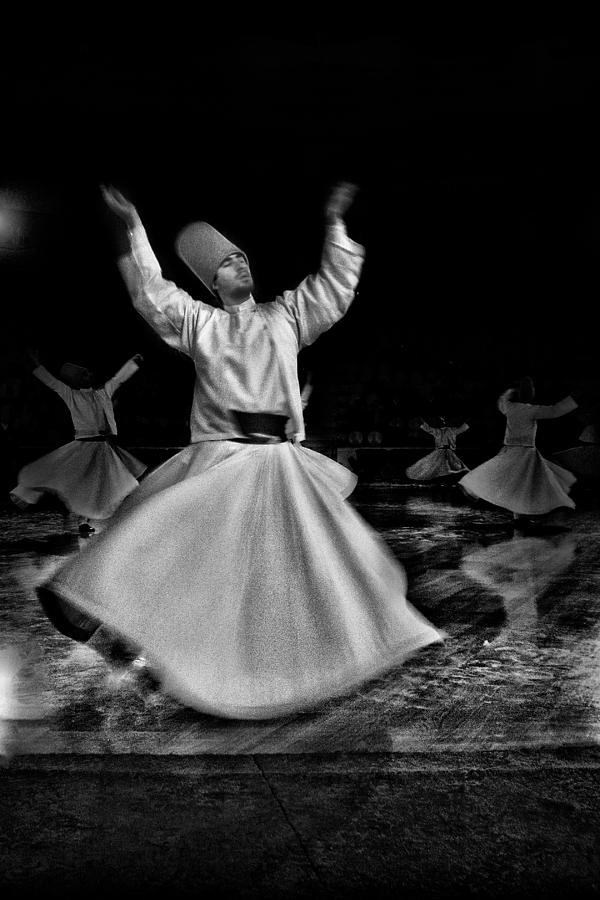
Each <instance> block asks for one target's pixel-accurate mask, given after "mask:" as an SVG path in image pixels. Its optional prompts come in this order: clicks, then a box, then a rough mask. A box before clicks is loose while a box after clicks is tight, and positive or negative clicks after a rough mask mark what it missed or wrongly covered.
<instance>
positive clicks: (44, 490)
mask: <svg viewBox="0 0 600 900" xmlns="http://www.w3.org/2000/svg"><path fill="white" fill-rule="evenodd" d="M131 477H132V478H134V477H135V476H134V475H132V476H131ZM136 481H137V479H136ZM27 487H28V488H29V490H32V491H38V492H39V494H40V497H38V499H37V500H35V501H34V502H33V503H28V502H27V501H26V500H23V501H21V500H20V498H19V502H23V503H24V504H25V506H21V507H20V508H21V509H29V508H30V507H32V506H35V505H36V504H37V503H39V501H40V499H41V496H42V495H43V494H51V495H52V496H53V497H56V498H57V499H58V500H60V502H61V503H62V504H63V505H64V506H65V507H66V508H67V509H68V511H69V512H70V513H73V515H75V516H83V518H84V519H98V520H103V519H110V518H111V516H113V515H114V514H115V513H116V511H117V510H118V508H119V507H120V505H121V504H122V503H123V501H124V500H125V499H126V498H127V497H128V496H129V494H131V493H132V492H133V491H134V490H135V489H136V487H137V485H135V486H134V487H132V488H131V490H130V491H128V492H127V493H126V494H123V496H122V497H120V498H119V500H117V501H116V502H115V503H114V504H111V505H110V507H108V508H107V509H104V510H102V511H98V510H94V511H93V512H90V510H89V509H83V508H79V509H75V507H74V506H73V505H72V504H71V501H70V500H69V499H68V497H66V496H65V495H64V494H63V493H62V491H58V490H56V488H52V487H45V486H41V485H40V486H38V485H35V486H33V485H27ZM10 497H11V500H13V503H15V504H16V505H17V506H19V502H17V501H16V500H14V499H13V496H12V494H11V495H10Z"/></svg>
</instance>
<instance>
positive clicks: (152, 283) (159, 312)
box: [118, 221, 214, 355]
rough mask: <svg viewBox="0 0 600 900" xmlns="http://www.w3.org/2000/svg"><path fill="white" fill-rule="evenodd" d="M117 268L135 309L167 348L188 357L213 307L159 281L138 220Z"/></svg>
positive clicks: (160, 274) (143, 231)
mask: <svg viewBox="0 0 600 900" xmlns="http://www.w3.org/2000/svg"><path fill="white" fill-rule="evenodd" d="M118 265H119V269H120V271H121V275H122V276H123V280H124V281H125V284H126V286H127V290H128V291H129V294H130V296H131V300H132V302H133V305H134V307H135V309H136V310H137V311H138V312H139V313H140V315H141V316H142V317H143V318H144V319H145V320H146V321H147V322H148V324H149V325H151V326H152V328H153V329H154V330H155V331H156V332H157V334H159V335H160V337H161V338H162V339H163V340H164V341H165V342H166V343H167V344H169V346H171V347H174V348H175V349H176V350H181V351H183V352H184V353H187V354H188V355H189V354H190V353H191V348H192V346H193V343H194V335H195V334H196V332H197V330H198V328H201V327H202V326H203V324H205V323H206V322H207V321H208V319H209V318H210V316H211V315H212V313H213V312H214V308H213V307H211V306H209V305H208V304H206V303H202V302H201V301H197V300H194V299H193V298H192V297H191V296H190V295H189V294H188V293H186V292H185V291H183V290H181V289H180V288H178V287H177V286H176V285H175V284H173V282H172V281H168V280H167V279H166V278H163V275H162V271H161V268H160V264H159V262H158V260H157V258H156V256H155V254H154V251H153V250H152V247H151V246H150V242H149V241H148V237H147V235H146V230H145V228H144V226H143V225H142V223H141V221H138V223H137V224H136V225H135V227H134V228H133V229H132V231H131V232H130V252H129V253H128V254H126V255H125V256H122V257H120V259H119V263H118Z"/></svg>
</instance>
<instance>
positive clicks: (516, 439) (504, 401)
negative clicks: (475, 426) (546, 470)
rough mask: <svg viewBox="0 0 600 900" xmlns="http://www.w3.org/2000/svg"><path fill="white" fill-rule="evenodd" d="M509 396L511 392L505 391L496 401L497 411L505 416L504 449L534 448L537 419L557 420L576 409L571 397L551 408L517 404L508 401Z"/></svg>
mask: <svg viewBox="0 0 600 900" xmlns="http://www.w3.org/2000/svg"><path fill="white" fill-rule="evenodd" d="M511 394H512V390H510V391H506V392H505V393H504V394H502V396H501V397H500V398H499V400H498V409H499V410H500V412H502V413H504V415H505V416H506V431H505V434H504V444H505V446H506V447H535V436H536V433H537V421H538V419H558V418H560V416H564V415H566V414H567V413H569V412H572V411H573V410H574V409H577V403H576V402H575V400H573V398H572V397H565V398H564V400H560V401H559V402H558V403H555V404H554V405H553V406H540V405H537V404H533V403H517V402H515V401H513V400H510V399H509V397H510V395H511Z"/></svg>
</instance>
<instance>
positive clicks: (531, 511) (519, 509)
mask: <svg viewBox="0 0 600 900" xmlns="http://www.w3.org/2000/svg"><path fill="white" fill-rule="evenodd" d="M458 484H459V487H461V488H462V490H463V491H464V492H465V494H468V495H469V497H472V498H473V499H474V500H484V501H485V502H486V503H491V504H492V506H497V507H498V509H504V510H508V512H512V513H518V514H519V515H522V516H545V515H546V513H549V512H553V511H554V510H555V509H563V508H567V509H575V501H574V500H572V499H571V498H570V497H566V498H565V500H564V501H562V502H560V503H554V504H553V505H552V506H546V507H544V509H539V508H533V507H531V506H528V507H524V506H516V505H514V506H507V505H506V504H502V503H499V502H498V500H497V499H496V500H492V499H491V498H490V497H489V496H487V497H486V496H485V495H484V494H476V493H475V492H474V491H473V490H471V489H470V488H468V487H467V486H466V485H465V484H463V483H462V481H459V483H458Z"/></svg>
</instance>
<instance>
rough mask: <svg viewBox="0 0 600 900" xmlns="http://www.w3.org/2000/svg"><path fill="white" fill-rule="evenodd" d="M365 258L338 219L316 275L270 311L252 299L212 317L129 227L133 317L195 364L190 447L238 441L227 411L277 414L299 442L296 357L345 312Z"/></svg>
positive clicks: (124, 262)
mask: <svg viewBox="0 0 600 900" xmlns="http://www.w3.org/2000/svg"><path fill="white" fill-rule="evenodd" d="M363 259H364V250H363V248H362V247H361V246H360V245H359V244H356V243H355V242H354V241H352V240H351V239H350V238H349V237H348V236H347V234H346V230H345V227H344V224H343V222H342V221H341V220H338V221H336V222H335V223H334V224H332V225H330V226H329V227H328V229H327V236H326V240H325V246H324V249H323V255H322V260H321V265H320V268H319V271H318V272H317V274H316V275H310V276H308V278H306V279H305V280H304V281H303V282H302V283H301V284H300V285H299V287H297V288H296V289H295V290H293V291H285V292H284V293H283V294H282V295H281V296H279V297H277V298H276V299H275V300H274V301H271V302H269V303H260V304H257V303H256V302H255V300H254V298H252V297H250V298H249V299H248V300H246V301H245V302H243V303H241V304H240V305H239V306H237V307H234V308H229V309H227V310H224V309H217V308H215V307H213V306H211V305H209V304H207V303H203V302H202V301H199V300H194V299H193V298H192V297H191V296H190V295H189V294H187V293H186V292H185V291H183V290H181V289H180V288H178V287H177V286H176V285H175V284H173V283H172V282H171V281H167V280H166V279H165V278H163V276H162V273H161V269H160V265H159V263H158V260H157V259H156V256H155V255H154V252H153V250H152V248H151V246H150V243H149V241H148V238H147V236H146V232H145V229H144V228H143V226H142V225H141V224H138V225H136V227H135V228H134V229H133V231H132V232H131V251H130V253H129V254H127V255H126V256H123V257H122V258H121V259H120V260H119V267H120V269H121V273H122V275H123V277H124V279H125V283H126V285H127V287H128V290H129V293H130V295H131V298H132V301H133V304H134V306H135V308H136V309H137V310H138V312H139V313H140V314H141V315H142V316H143V317H144V319H146V321H147V322H148V323H149V324H150V325H151V326H152V327H153V328H154V330H155V331H156V332H157V333H158V334H159V335H160V336H161V337H162V338H163V339H164V340H165V341H166V342H167V343H168V344H169V345H170V346H171V347H175V348H176V349H177V350H180V351H182V352H183V353H185V354H187V355H188V356H190V357H191V359H192V360H193V361H194V363H195V366H196V376H197V377H196V384H195V388H194V397H193V402H192V409H191V414H190V432H191V441H192V443H195V442H198V441H219V440H230V439H233V438H240V437H243V434H242V432H241V431H240V427H239V425H238V423H237V421H236V419H235V417H234V416H233V415H232V413H231V410H239V411H243V412H269V413H277V414H280V415H285V416H287V417H288V420H289V421H288V428H287V429H286V430H287V433H288V437H290V438H292V439H294V440H303V439H304V436H305V435H304V425H303V417H302V403H301V398H300V386H299V384H298V368H297V359H296V358H297V354H298V352H299V351H300V350H301V349H302V348H303V347H306V346H308V345H309V344H312V343H313V341H314V340H316V338H317V337H318V336H319V335H320V334H322V333H323V332H324V331H327V329H329V328H330V327H331V326H332V325H333V324H334V323H335V322H337V321H338V320H339V319H341V317H342V316H343V315H344V314H345V313H346V311H347V310H348V308H349V306H350V304H351V302H352V300H353V298H354V293H355V290H356V286H357V283H358V279H359V276H360V271H361V268H362V263H363Z"/></svg>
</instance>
